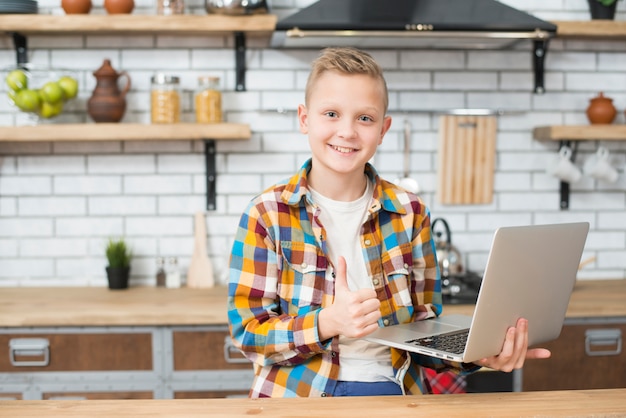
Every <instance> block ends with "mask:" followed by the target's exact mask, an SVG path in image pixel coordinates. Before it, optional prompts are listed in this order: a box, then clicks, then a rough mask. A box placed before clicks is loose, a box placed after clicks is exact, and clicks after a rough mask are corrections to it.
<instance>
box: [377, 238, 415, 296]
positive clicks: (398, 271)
mask: <svg viewBox="0 0 626 418" xmlns="http://www.w3.org/2000/svg"><path fill="white" fill-rule="evenodd" d="M411 248H412V247H411V243H405V244H400V245H398V246H396V247H392V248H390V249H389V250H388V251H385V252H384V253H383V255H382V261H383V270H384V272H385V276H386V278H387V283H389V289H390V291H391V294H392V295H393V301H394V303H395V304H396V306H397V307H406V306H412V304H413V301H412V299H411V288H410V285H409V283H410V282H411V277H410V276H411V269H412V266H413V254H412V251H411Z"/></svg>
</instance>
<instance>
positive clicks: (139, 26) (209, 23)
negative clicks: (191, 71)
mask: <svg viewBox="0 0 626 418" xmlns="http://www.w3.org/2000/svg"><path fill="white" fill-rule="evenodd" d="M276 21H277V18H276V16H275V15H271V14H261V15H252V16H224V15H174V16H160V15H133V14H128V15H124V14H116V15H91V14H86V15H43V14H41V15H40V14H32V15H18V14H14V15H0V28H2V29H1V30H2V31H3V32H18V33H21V34H22V35H52V34H58V35H61V34H85V35H111V34H125V33H130V34H158V35H173V34H178V35H199V34H202V35H210V34H227V33H233V32H245V33H247V34H252V35H254V34H255V33H256V34H266V35H270V34H271V33H272V32H273V31H274V28H275V27H276Z"/></svg>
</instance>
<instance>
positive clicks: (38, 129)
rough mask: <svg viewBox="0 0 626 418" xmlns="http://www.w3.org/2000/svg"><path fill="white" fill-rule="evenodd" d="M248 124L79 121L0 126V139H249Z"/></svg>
mask: <svg viewBox="0 0 626 418" xmlns="http://www.w3.org/2000/svg"><path fill="white" fill-rule="evenodd" d="M250 136H251V132H250V127H249V126H248V125H244V124H237V123H215V124H201V123H173V124H150V125H147V124H139V123H82V124H58V125H55V124H44V125H37V126H0V142H16V141H17V142H39V141H148V140H149V141H155V140H157V141H161V140H163V141H176V140H184V141H189V140H237V139H239V140H243V139H250Z"/></svg>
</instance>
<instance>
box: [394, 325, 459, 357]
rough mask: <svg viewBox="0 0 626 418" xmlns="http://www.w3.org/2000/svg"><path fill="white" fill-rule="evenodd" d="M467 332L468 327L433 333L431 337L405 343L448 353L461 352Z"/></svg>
mask: <svg viewBox="0 0 626 418" xmlns="http://www.w3.org/2000/svg"><path fill="white" fill-rule="evenodd" d="M468 334H469V328H468V329H462V330H460V331H453V332H449V333H446V334H440V335H434V336H432V337H424V338H417V339H414V340H408V341H406V343H407V344H414V345H418V346H420V347H427V348H432V349H434V350H439V351H447V352H448V353H454V354H461V353H463V351H464V350H465V343H466V342H467V336H468Z"/></svg>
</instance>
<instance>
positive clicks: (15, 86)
mask: <svg viewBox="0 0 626 418" xmlns="http://www.w3.org/2000/svg"><path fill="white" fill-rule="evenodd" d="M4 81H6V83H7V86H9V88H10V89H11V90H13V91H19V90H22V89H25V88H28V77H27V76H26V73H25V72H24V71H22V70H13V71H11V72H9V74H7V76H6V78H5V79H4Z"/></svg>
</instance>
